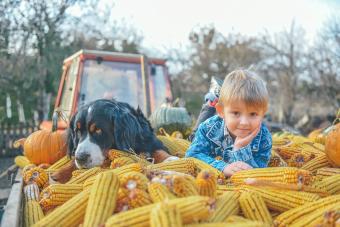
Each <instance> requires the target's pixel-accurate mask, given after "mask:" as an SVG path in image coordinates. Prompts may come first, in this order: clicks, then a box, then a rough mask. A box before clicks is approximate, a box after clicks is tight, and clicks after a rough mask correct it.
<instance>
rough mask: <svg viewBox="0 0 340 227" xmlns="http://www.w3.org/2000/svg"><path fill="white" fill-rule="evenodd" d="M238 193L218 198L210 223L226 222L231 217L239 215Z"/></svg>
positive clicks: (226, 193) (228, 193) (227, 193)
mask: <svg viewBox="0 0 340 227" xmlns="http://www.w3.org/2000/svg"><path fill="white" fill-rule="evenodd" d="M239 195H240V194H239V193H238V192H235V191H233V192H225V193H223V194H222V195H220V196H218V197H217V198H216V210H215V211H214V212H213V215H212V216H211V217H210V218H209V219H208V221H209V222H224V221H225V220H226V218H227V217H229V216H230V215H234V214H237V213H238V212H239V210H240V205H239V202H238V197H239Z"/></svg>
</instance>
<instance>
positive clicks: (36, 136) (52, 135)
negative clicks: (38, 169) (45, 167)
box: [15, 130, 67, 165]
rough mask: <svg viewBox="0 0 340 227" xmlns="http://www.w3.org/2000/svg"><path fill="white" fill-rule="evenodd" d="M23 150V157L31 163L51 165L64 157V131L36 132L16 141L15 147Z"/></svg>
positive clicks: (65, 148)
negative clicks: (20, 147)
mask: <svg viewBox="0 0 340 227" xmlns="http://www.w3.org/2000/svg"><path fill="white" fill-rule="evenodd" d="M20 145H21V146H22V147H23V148H24V155H25V156H26V157H27V158H28V160H30V162H31V163H34V164H36V165H39V164H42V163H48V164H53V163H55V162H56V161H58V160H59V159H60V158H62V157H64V156H65V155H66V150H67V146H66V131H65V132H59V131H56V132H51V131H48V130H38V131H36V132H33V133H32V134H31V135H29V136H28V137H27V138H23V139H20V140H17V141H16V142H15V146H17V147H18V146H20Z"/></svg>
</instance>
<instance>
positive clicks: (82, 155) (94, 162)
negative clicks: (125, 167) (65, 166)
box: [75, 136, 105, 169]
mask: <svg viewBox="0 0 340 227" xmlns="http://www.w3.org/2000/svg"><path fill="white" fill-rule="evenodd" d="M104 160H105V157H104V155H103V153H102V150H101V149H100V147H99V146H98V145H97V144H95V143H93V142H91V141H90V139H89V137H88V136H87V138H86V139H85V140H83V141H82V142H81V143H79V144H78V147H77V150H76V152H75V161H76V165H77V167H78V168H79V169H82V168H86V169H89V168H92V167H95V166H101V165H102V164H103V162H104Z"/></svg>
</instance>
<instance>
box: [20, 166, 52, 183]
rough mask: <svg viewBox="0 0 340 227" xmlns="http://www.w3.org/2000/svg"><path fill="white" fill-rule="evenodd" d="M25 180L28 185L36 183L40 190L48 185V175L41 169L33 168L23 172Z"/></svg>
mask: <svg viewBox="0 0 340 227" xmlns="http://www.w3.org/2000/svg"><path fill="white" fill-rule="evenodd" d="M23 179H24V182H25V183H26V184H31V183H33V182H35V183H36V184H37V185H38V186H39V188H43V186H44V185H45V184H46V183H48V175H47V173H46V171H45V170H44V169H42V168H40V167H33V168H31V169H29V170H27V171H25V172H23Z"/></svg>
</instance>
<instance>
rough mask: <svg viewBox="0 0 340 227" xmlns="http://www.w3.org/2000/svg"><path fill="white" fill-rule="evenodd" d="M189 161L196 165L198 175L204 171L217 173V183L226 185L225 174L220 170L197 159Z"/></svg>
mask: <svg viewBox="0 0 340 227" xmlns="http://www.w3.org/2000/svg"><path fill="white" fill-rule="evenodd" d="M188 159H189V160H192V161H193V162H194V163H195V167H196V173H197V174H198V173H199V172H201V171H202V170H203V169H208V170H210V171H212V172H214V173H215V175H216V176H217V183H218V184H224V183H225V176H224V174H223V173H222V172H221V171H219V170H218V169H216V168H214V167H212V166H211V165H209V164H208V163H205V162H203V161H201V160H199V159H197V158H188Z"/></svg>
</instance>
